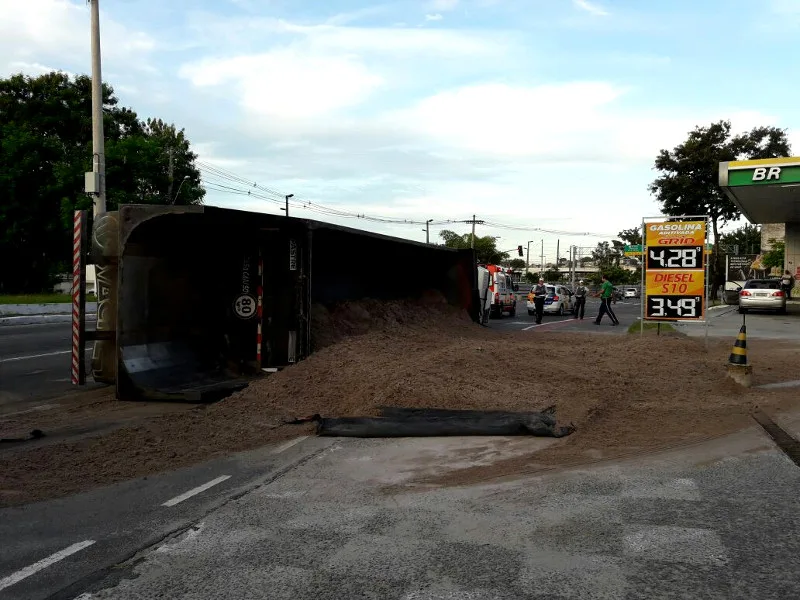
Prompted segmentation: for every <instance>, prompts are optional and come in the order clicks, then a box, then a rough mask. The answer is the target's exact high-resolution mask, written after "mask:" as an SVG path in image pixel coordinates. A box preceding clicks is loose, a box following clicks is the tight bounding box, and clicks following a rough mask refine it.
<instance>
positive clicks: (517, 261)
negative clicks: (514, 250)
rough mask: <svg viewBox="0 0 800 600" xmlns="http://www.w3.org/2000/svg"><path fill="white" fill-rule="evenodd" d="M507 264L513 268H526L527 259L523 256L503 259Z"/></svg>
mask: <svg viewBox="0 0 800 600" xmlns="http://www.w3.org/2000/svg"><path fill="white" fill-rule="evenodd" d="M503 262H504V263H505V265H506V266H508V267H511V268H512V269H524V268H525V261H524V260H522V259H521V258H512V259H511V260H506V261H503Z"/></svg>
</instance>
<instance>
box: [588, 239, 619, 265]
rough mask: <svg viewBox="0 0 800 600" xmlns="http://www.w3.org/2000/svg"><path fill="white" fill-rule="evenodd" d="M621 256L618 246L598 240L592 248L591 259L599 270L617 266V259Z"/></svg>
mask: <svg viewBox="0 0 800 600" xmlns="http://www.w3.org/2000/svg"><path fill="white" fill-rule="evenodd" d="M621 258H622V252H621V250H620V248H617V247H615V246H613V245H612V244H611V243H609V242H599V243H598V244H597V247H596V248H595V249H594V250H592V259H593V260H594V263H595V264H596V265H597V266H598V267H599V268H600V270H606V269H610V268H611V267H619V261H620V259H621Z"/></svg>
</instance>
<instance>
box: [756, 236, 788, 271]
mask: <svg viewBox="0 0 800 600" xmlns="http://www.w3.org/2000/svg"><path fill="white" fill-rule="evenodd" d="M769 243H770V246H772V249H771V250H767V251H766V252H764V254H763V255H762V256H761V264H762V265H764V266H765V267H766V268H767V269H776V268H777V269H779V270H780V271H781V273H782V272H783V262H784V260H785V257H786V243H785V242H784V241H783V240H776V239H775V238H770V240H769Z"/></svg>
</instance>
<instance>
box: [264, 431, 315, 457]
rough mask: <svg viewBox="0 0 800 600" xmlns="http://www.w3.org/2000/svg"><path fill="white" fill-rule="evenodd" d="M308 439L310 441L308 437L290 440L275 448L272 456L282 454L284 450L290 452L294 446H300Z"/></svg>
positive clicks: (302, 436) (303, 436)
mask: <svg viewBox="0 0 800 600" xmlns="http://www.w3.org/2000/svg"><path fill="white" fill-rule="evenodd" d="M307 439H308V436H307V435H301V436H300V437H297V438H294V439H293V440H289V441H288V442H284V443H283V444H281V445H280V446H278V447H277V448H275V449H274V450H273V451H272V454H280V453H281V452H283V451H284V450H288V449H289V448H291V447H292V446H295V445H297V444H299V443H300V442H302V441H303V440H307Z"/></svg>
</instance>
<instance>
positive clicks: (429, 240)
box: [425, 219, 433, 244]
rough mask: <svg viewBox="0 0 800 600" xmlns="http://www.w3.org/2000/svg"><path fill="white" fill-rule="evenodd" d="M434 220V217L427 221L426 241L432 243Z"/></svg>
mask: <svg viewBox="0 0 800 600" xmlns="http://www.w3.org/2000/svg"><path fill="white" fill-rule="evenodd" d="M432 222H433V219H428V220H427V221H425V243H426V244H430V243H431V223H432Z"/></svg>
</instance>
